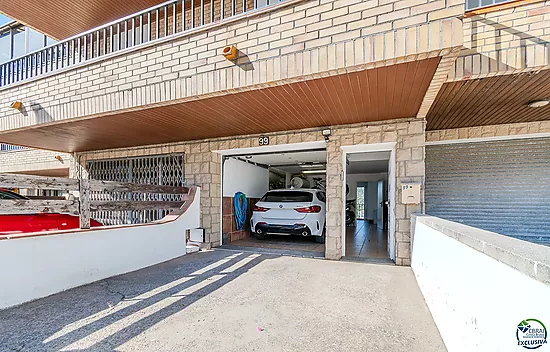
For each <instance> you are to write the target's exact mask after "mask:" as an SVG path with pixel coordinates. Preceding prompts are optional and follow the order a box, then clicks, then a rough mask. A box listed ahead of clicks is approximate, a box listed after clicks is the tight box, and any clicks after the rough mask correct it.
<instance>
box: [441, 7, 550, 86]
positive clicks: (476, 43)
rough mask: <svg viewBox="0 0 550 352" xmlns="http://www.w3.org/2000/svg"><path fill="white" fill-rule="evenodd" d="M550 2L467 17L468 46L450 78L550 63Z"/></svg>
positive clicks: (465, 21)
mask: <svg viewBox="0 0 550 352" xmlns="http://www.w3.org/2000/svg"><path fill="white" fill-rule="evenodd" d="M549 41H550V3H549V2H548V1H540V2H536V3H533V4H527V5H520V6H517V7H514V8H509V9H503V10H496V11H491V12H489V13H486V14H480V15H472V16H470V17H466V18H465V19H464V50H463V51H462V53H461V55H460V57H459V58H458V59H457V61H456V64H455V66H454V67H453V69H452V70H451V73H450V74H449V78H448V80H450V81H453V80H461V79H470V78H481V77H486V76H489V75H495V74H507V73H517V72H520V71H526V70H534V69H540V68H543V67H548V66H549V65H550V55H548V52H549V51H550V43H549Z"/></svg>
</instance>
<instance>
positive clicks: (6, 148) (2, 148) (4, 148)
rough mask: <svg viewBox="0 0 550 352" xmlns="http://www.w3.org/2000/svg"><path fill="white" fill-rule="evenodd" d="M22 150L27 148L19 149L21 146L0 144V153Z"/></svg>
mask: <svg viewBox="0 0 550 352" xmlns="http://www.w3.org/2000/svg"><path fill="white" fill-rule="evenodd" d="M22 149H27V148H26V147H21V146H18V145H11V144H5V143H0V152H11V151H14V150H22Z"/></svg>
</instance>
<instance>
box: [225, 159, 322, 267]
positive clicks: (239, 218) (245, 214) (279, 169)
mask: <svg viewBox="0 0 550 352" xmlns="http://www.w3.org/2000/svg"><path fill="white" fill-rule="evenodd" d="M222 170H223V172H222V193H223V194H222V244H223V245H225V246H230V247H232V248H235V247H247V248H262V249H265V250H273V251H276V252H280V251H283V252H286V253H287V254H295V255H306V256H314V257H324V253H325V245H324V235H325V214H326V213H325V211H326V206H325V204H326V198H325V179H326V150H325V148H315V149H307V150H294V151H284V152H264V153H253V152H250V153H246V154H239V155H226V156H224V157H223V168H222Z"/></svg>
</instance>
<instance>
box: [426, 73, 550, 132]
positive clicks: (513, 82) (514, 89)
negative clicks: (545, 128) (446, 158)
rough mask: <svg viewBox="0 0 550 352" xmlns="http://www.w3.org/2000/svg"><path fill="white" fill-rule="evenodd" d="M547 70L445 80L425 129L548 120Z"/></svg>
mask: <svg viewBox="0 0 550 352" xmlns="http://www.w3.org/2000/svg"><path fill="white" fill-rule="evenodd" d="M549 98H550V70H544V71H539V72H526V73H519V74H514V75H501V76H494V77H489V78H481V79H473V80H465V81H457V82H450V83H445V84H444V85H443V87H442V88H441V90H440V91H439V94H438V95H437V97H436V99H435V101H434V103H433V105H432V107H431V109H430V111H429V112H428V115H427V117H426V120H427V127H426V128H427V129H428V130H441V129H449V128H460V127H473V126H486V125H498V124H506V123H518V122H535V121H543V120H550V105H547V106H545V107H541V108H531V107H529V106H528V104H529V103H530V102H532V101H535V100H541V99H549Z"/></svg>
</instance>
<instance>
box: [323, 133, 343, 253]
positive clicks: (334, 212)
mask: <svg viewBox="0 0 550 352" xmlns="http://www.w3.org/2000/svg"><path fill="white" fill-rule="evenodd" d="M326 170H327V174H326V175H327V179H326V195H327V203H326V206H327V215H326V216H327V225H326V226H327V230H326V239H325V257H326V258H327V259H333V260H338V259H340V258H341V257H342V226H344V224H343V219H342V210H343V209H342V207H343V204H342V202H343V193H342V184H343V181H342V176H343V170H342V150H341V149H340V137H338V136H337V135H335V136H331V137H330V140H329V142H328V143H327V166H326Z"/></svg>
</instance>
